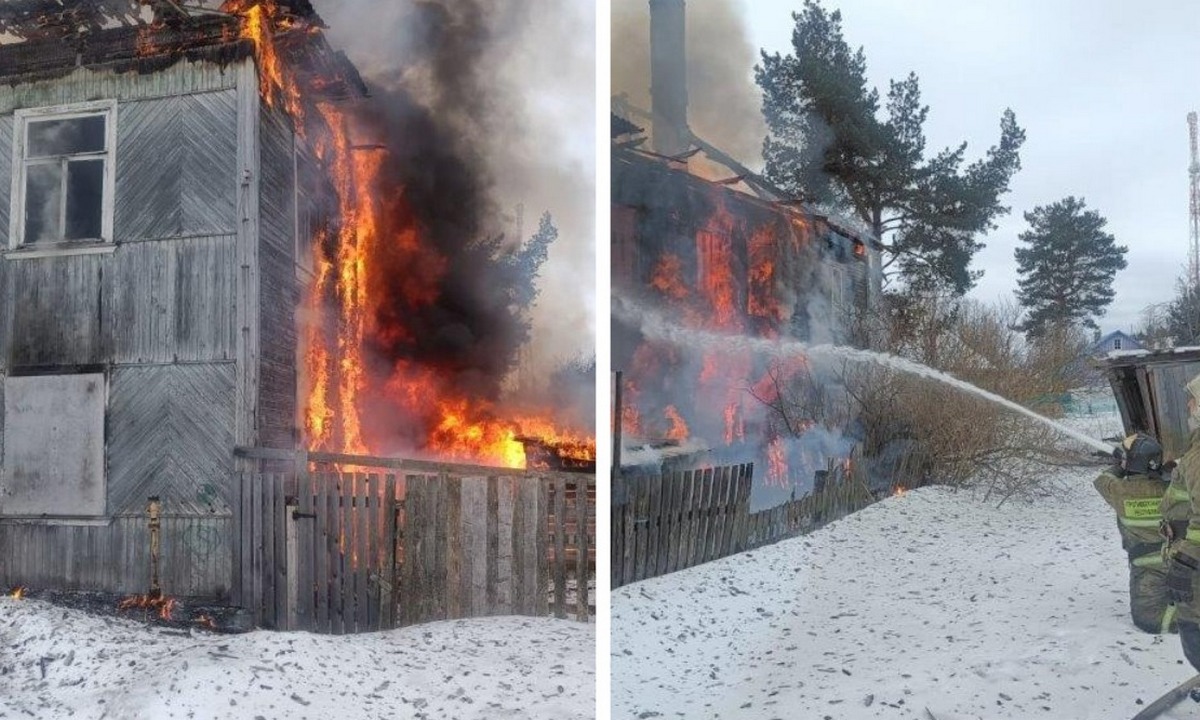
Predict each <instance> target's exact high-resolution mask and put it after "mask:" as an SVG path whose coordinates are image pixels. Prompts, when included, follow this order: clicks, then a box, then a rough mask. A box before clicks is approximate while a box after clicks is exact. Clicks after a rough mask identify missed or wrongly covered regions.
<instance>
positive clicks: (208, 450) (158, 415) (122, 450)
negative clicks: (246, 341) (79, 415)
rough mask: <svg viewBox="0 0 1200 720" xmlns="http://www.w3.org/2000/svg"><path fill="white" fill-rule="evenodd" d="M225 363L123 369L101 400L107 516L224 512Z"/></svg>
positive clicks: (229, 399) (228, 428) (229, 404)
mask: <svg viewBox="0 0 1200 720" xmlns="http://www.w3.org/2000/svg"><path fill="white" fill-rule="evenodd" d="M233 408H234V366H233V364H232V363H225V364H205V365H166V366H156V367H125V368H117V369H116V370H114V371H113V377H112V386H111V390H110V395H109V411H108V412H109V417H108V420H109V425H108V427H109V431H108V489H109V509H110V512H114V513H122V512H140V510H141V508H143V507H144V506H145V504H146V498H147V497H149V496H151V495H157V496H158V497H159V498H161V499H162V501H163V508H164V512H174V513H179V512H182V513H196V514H209V513H211V512H228V511H229V508H230V497H229V484H230V477H231V473H232V472H233V443H234V440H233Z"/></svg>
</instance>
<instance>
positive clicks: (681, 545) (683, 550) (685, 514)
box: [672, 470, 692, 570]
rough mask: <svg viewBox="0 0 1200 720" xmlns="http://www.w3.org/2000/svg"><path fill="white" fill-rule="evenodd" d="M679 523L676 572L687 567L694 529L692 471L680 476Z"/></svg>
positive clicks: (674, 565)
mask: <svg viewBox="0 0 1200 720" xmlns="http://www.w3.org/2000/svg"><path fill="white" fill-rule="evenodd" d="M679 486H680V487H679V490H680V499H679V522H678V529H677V530H676V531H675V534H676V536H677V539H676V547H675V559H674V562H673V563H672V568H673V569H674V570H682V569H683V568H685V567H687V566H688V565H687V554H688V547H689V544H688V532H689V530H690V529H691V527H692V519H691V518H692V471H691V470H685V471H683V472H682V473H681V474H680V476H679Z"/></svg>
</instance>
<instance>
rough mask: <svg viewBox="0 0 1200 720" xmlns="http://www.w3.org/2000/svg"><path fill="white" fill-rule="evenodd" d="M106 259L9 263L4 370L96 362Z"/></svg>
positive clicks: (99, 359)
mask: <svg viewBox="0 0 1200 720" xmlns="http://www.w3.org/2000/svg"><path fill="white" fill-rule="evenodd" d="M107 259H108V256H105V255H71V256H66V257H51V258H36V259H24V260H20V261H8V262H9V267H7V268H5V273H4V276H5V277H6V279H7V280H8V282H9V283H11V288H10V289H9V292H11V297H12V298H13V299H14V300H15V301H14V302H13V303H12V305H11V308H12V310H11V312H12V331H11V336H10V343H9V346H8V351H9V367H13V366H31V365H67V364H80V365H82V364H88V363H98V362H102V361H103V360H104V342H103V337H102V334H101V329H100V286H101V282H102V277H101V271H102V269H103V267H104V264H105V262H106V261H107Z"/></svg>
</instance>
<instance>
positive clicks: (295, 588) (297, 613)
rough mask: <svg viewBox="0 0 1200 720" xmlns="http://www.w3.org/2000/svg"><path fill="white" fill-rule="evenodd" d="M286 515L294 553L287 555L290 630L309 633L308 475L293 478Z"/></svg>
mask: <svg viewBox="0 0 1200 720" xmlns="http://www.w3.org/2000/svg"><path fill="white" fill-rule="evenodd" d="M291 510H292V511H294V512H295V514H293V513H292V512H291V511H289V512H288V519H289V520H290V521H291V523H290V525H291V530H292V538H293V545H294V546H295V547H294V549H293V550H290V551H289V552H288V578H289V579H290V580H291V583H290V584H289V586H288V587H289V597H290V598H291V601H292V613H291V616H292V621H293V625H292V629H293V630H312V610H313V603H312V568H313V564H312V528H313V521H312V520H311V519H309V518H307V517H305V515H306V514H307V513H311V512H312V485H311V481H310V479H309V477H308V474H307V473H298V474H297V476H296V497H295V504H294V505H293V506H292V508H291Z"/></svg>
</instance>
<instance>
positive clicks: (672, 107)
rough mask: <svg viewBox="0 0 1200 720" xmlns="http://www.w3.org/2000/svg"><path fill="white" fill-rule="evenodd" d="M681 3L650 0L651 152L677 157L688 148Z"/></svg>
mask: <svg viewBox="0 0 1200 720" xmlns="http://www.w3.org/2000/svg"><path fill="white" fill-rule="evenodd" d="M685 22H686V21H685V12H684V0H650V96H651V98H652V106H651V113H652V114H653V115H654V118H653V126H652V128H651V132H652V133H653V135H654V151H655V152H657V153H661V154H663V155H679V154H681V153H683V152H685V151H687V150H688V149H689V148H690V142H689V139H688V138H689V136H690V132H689V131H688V124H687V56H686V52H685V48H684V28H685Z"/></svg>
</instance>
